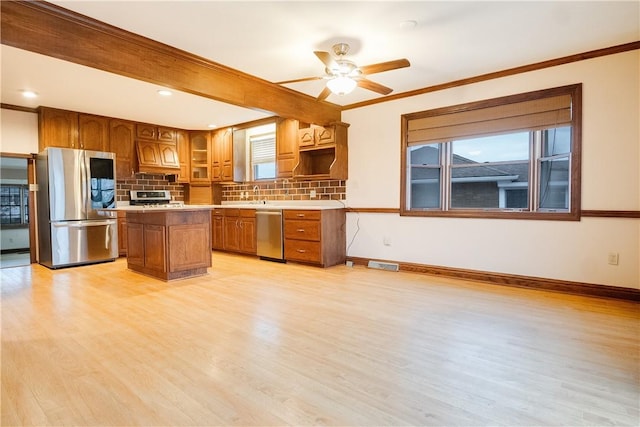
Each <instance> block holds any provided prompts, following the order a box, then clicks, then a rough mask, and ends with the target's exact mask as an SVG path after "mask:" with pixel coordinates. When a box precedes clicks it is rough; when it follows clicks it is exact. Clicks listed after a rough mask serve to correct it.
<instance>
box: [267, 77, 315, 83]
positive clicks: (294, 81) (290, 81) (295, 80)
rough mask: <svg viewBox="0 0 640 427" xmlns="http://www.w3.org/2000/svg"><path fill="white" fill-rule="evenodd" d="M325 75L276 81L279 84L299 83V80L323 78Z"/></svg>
mask: <svg viewBox="0 0 640 427" xmlns="http://www.w3.org/2000/svg"><path fill="white" fill-rule="evenodd" d="M322 79H323V77H304V78H302V79H294V80H285V81H282V82H275V84H277V85H284V84H289V83H298V82H310V81H312V80H322Z"/></svg>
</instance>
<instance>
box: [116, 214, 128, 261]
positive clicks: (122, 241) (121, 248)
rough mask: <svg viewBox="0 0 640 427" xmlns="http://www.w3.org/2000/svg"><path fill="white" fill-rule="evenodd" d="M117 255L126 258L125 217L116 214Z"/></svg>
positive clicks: (124, 215)
mask: <svg viewBox="0 0 640 427" xmlns="http://www.w3.org/2000/svg"><path fill="white" fill-rule="evenodd" d="M118 255H120V256H127V216H126V214H125V213H124V212H118Z"/></svg>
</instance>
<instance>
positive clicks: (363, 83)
mask: <svg viewBox="0 0 640 427" xmlns="http://www.w3.org/2000/svg"><path fill="white" fill-rule="evenodd" d="M358 86H360V87H361V88H363V89H369V90H372V91H374V92H377V93H380V94H382V95H389V94H390V93H391V92H393V89H391V88H390V87H386V86H383V85H381V84H380V83H376V82H373V81H371V80H368V79H365V78H361V79H358Z"/></svg>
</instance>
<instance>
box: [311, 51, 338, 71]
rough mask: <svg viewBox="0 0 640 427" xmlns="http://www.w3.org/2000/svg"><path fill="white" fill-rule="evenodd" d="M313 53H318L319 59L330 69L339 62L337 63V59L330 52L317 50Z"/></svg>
mask: <svg viewBox="0 0 640 427" xmlns="http://www.w3.org/2000/svg"><path fill="white" fill-rule="evenodd" d="M313 53H315V54H316V56H317V57H318V59H319V60H320V61H322V63H323V64H324V65H325V66H326V67H327V68H328V69H330V70H331V69H333V68H336V67H337V64H336V63H335V61H334V60H333V57H332V56H331V54H330V53H329V52H324V51H322V50H316V51H314V52H313Z"/></svg>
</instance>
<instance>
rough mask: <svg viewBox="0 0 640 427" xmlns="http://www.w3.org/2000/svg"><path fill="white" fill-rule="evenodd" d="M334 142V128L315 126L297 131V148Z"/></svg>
mask: <svg viewBox="0 0 640 427" xmlns="http://www.w3.org/2000/svg"><path fill="white" fill-rule="evenodd" d="M335 142H336V128H335V126H327V127H324V126H316V125H311V126H310V127H308V128H302V129H299V130H298V146H300V147H315V146H318V145H325V144H333V143H335Z"/></svg>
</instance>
